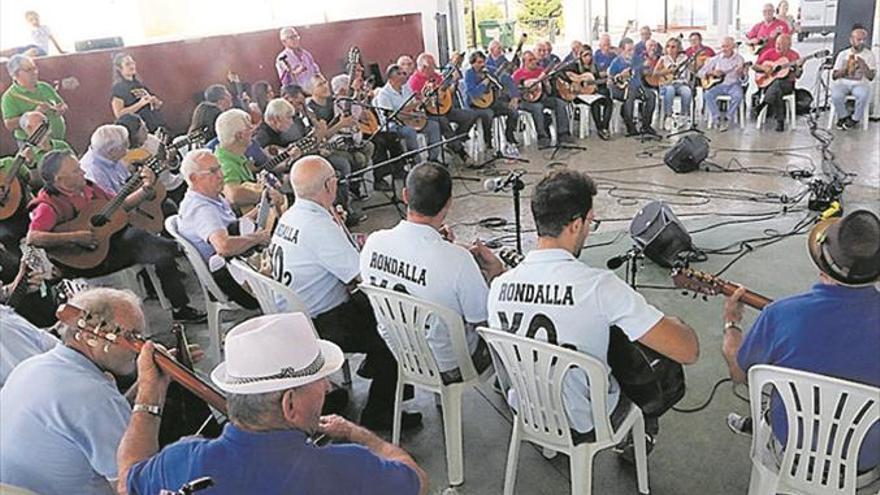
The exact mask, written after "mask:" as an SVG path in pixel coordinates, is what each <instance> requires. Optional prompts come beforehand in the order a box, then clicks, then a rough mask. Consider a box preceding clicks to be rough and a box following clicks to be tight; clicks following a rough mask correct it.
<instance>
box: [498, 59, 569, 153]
mask: <svg viewBox="0 0 880 495" xmlns="http://www.w3.org/2000/svg"><path fill="white" fill-rule="evenodd" d="M551 70H552V68H544V69H542V68H541V67H539V66H538V58H537V57H536V56H535V54H534V53H533V52H531V51H529V50H526V51H524V52H523V54H522V66H520V68H519V69H517V70H516V71H515V72H514V73H513V81H514V82H515V83H516V84H517V86H518V89H519V90H520V91H521V93H522V95H521V98H520V102H519V107H520V109H521V110H525V111H526V112H529V113H530V114H531V115H532V119H533V120H534V122H535V128H536V129H537V131H538V146H540V147H543V146H549V145H550V134H549V133H548V132H547V128H548V127H547V126H546V125H545V124H544V109H545V108H548V109H550V110H551V111H552V112H553V114H554V115H555V116H556V132H557V134H558V139H559V141H560V142H563V143H573V142H574V141H575V140H574V138H573V137H572V135H571V133H570V132H569V128H568V112H567V110H566V105H565V101H563V100H562V99H561V98H557V97H555V96H552V95H551V94H550V91H549V90H548V86H549V84H548V82H547V81H548V71H551ZM529 93H538V95H539V97H538V98H537V99H535V100H534V101H527V100H528V98H527V96H526V95H527V94H529Z"/></svg>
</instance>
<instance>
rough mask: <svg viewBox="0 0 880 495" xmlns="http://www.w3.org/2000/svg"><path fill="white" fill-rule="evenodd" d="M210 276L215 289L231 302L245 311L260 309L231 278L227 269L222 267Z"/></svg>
mask: <svg viewBox="0 0 880 495" xmlns="http://www.w3.org/2000/svg"><path fill="white" fill-rule="evenodd" d="M211 276H212V277H213V278H214V282H217V287H220V290H222V291H223V293H224V294H226V296H227V297H229V299H232V300H233V302H235V303H236V304H238V305H239V306H241V307H242V308H245V309H260V303H259V302H258V301H257V300H256V299H255V298H254V296H252V295H251V294H250V293H249V292H248V291H246V290H244V287H242V286H241V284H239V283H238V282H236V281H235V279H234V278H232V274H231V273H229V269H227V268H226V267H223V268H221V269H219V270H217V271H216V272H214V273H212V274H211Z"/></svg>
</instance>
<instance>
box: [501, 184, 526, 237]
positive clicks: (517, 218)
mask: <svg viewBox="0 0 880 495" xmlns="http://www.w3.org/2000/svg"><path fill="white" fill-rule="evenodd" d="M525 173H526V171H525V170H513V171H511V172H510V173H509V174H508V175H507V178H506V179H504V182H503V183H502V184H501V187H499V188H498V189H497V191H496V192H498V191H503V190H505V189H506V188H507V186H512V187H511V191H512V192H513V222H514V228H515V229H516V252H517V254H523V250H522V215H521V214H520V206H521V193H522V190H523V189H525V188H526V185H525V183H524V182H523V181H522V179H521V177H522V176H523V174H525Z"/></svg>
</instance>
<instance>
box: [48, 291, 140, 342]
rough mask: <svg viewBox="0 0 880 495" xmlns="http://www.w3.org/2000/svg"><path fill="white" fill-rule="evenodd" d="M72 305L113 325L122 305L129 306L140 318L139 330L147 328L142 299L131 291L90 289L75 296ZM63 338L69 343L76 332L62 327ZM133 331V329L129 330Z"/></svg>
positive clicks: (65, 326)
mask: <svg viewBox="0 0 880 495" xmlns="http://www.w3.org/2000/svg"><path fill="white" fill-rule="evenodd" d="M70 304H72V305H74V306H76V307H78V308H80V309H82V310H83V311H85V312H87V313H88V314H89V316H91V317H92V318H95V319H97V320H100V321H103V322H106V323H112V322H114V321H116V312H117V310H118V308H119V306H120V305H127V306H128V308H130V309H132V310H135V311H136V316H137V317H138V325H139V326H140V328H139V329H138V330H143V329H144V328H145V327H146V319H145V317H144V308H143V306H142V304H141V300H140V298H139V297H138V296H137V295H135V293H134V292H132V291H130V290H127V289H126V290H120V289H112V288H110V287H95V288H93V289H88V290H85V291H83V292H80V293H79V294H76V295H74V296H73V297H72V298H71V299H70ZM61 327H62V329H61V331H60V333H61V337H62V338H63V339H64V341H65V342H69V341H70V340H72V339H73V338H74V335H76V331H70V330H72V329H71V328H70V327H68V326H67V325H61ZM128 330H131V329H128Z"/></svg>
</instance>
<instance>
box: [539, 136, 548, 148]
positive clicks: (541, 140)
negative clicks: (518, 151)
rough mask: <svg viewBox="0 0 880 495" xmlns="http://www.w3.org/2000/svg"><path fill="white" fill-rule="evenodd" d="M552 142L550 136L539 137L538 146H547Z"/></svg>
mask: <svg viewBox="0 0 880 495" xmlns="http://www.w3.org/2000/svg"><path fill="white" fill-rule="evenodd" d="M550 142H551V141H550V138H548V137H539V138H538V147H539V148H546V147H548V146H550Z"/></svg>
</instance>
